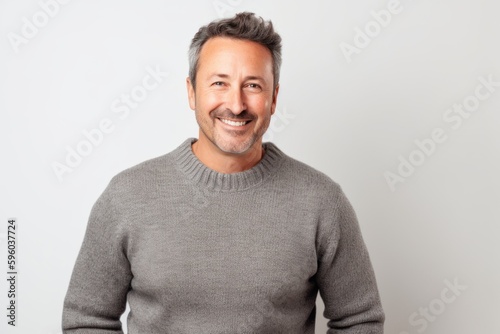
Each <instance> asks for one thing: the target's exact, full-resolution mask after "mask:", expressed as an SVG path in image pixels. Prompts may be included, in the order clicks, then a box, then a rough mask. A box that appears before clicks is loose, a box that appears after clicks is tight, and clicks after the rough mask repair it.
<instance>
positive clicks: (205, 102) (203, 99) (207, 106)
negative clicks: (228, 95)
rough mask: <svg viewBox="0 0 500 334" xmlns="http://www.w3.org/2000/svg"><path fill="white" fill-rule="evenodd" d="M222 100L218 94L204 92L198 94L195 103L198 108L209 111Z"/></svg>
mask: <svg viewBox="0 0 500 334" xmlns="http://www.w3.org/2000/svg"><path fill="white" fill-rule="evenodd" d="M222 101H223V100H222V98H221V97H220V96H219V95H218V94H215V93H205V94H200V95H198V98H197V100H196V105H197V106H198V109H200V110H203V111H206V112H210V111H212V110H214V109H216V108H217V107H218V106H219V105H220V104H221V103H222Z"/></svg>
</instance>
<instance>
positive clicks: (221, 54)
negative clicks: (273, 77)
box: [198, 37, 273, 74]
mask: <svg viewBox="0 0 500 334" xmlns="http://www.w3.org/2000/svg"><path fill="white" fill-rule="evenodd" d="M272 63H273V59H272V55H271V51H269V49H268V48H267V47H265V46H264V45H262V44H259V43H257V42H253V41H249V40H242V39H236V38H229V37H214V38H210V39H209V40H208V41H206V42H205V44H204V45H203V47H202V49H201V52H200V58H199V64H198V69H199V71H210V70H211V68H213V67H225V68H228V69H229V68H232V67H234V68H239V69H244V68H247V69H252V70H254V71H256V70H259V71H264V72H267V71H270V73H271V74H272Z"/></svg>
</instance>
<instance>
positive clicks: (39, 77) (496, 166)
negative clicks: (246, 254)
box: [0, 0, 500, 334]
mask: <svg viewBox="0 0 500 334" xmlns="http://www.w3.org/2000/svg"><path fill="white" fill-rule="evenodd" d="M48 1H49V0H44V1H43V2H44V3H45V2H48ZM222 4H225V6H224V5H222ZM214 5H215V6H214ZM387 7H388V2H387V1H381V0H377V1H352V0H338V1H326V0H323V1H319V0H316V1H307V2H306V1H273V2H271V1H263V0H256V1H250V0H221V1H213V0H198V1H159V0H148V1H130V0H128V1H123V0H122V1H118V0H115V1H80V0H73V1H70V2H69V3H68V4H64V5H62V4H61V5H60V6H59V10H58V12H57V13H56V14H55V15H53V17H49V19H48V21H47V22H43V14H40V12H41V11H42V9H41V7H40V4H39V3H38V2H37V1H6V0H2V1H0V29H1V31H0V36H1V38H0V50H1V53H0V68H1V72H0V94H1V95H0V112H1V121H0V136H1V140H0V149H1V159H2V160H1V188H0V191H1V192H0V203H1V206H0V220H1V222H2V223H1V224H2V225H1V229H0V238H1V240H0V243H1V245H0V247H1V255H0V258H1V259H2V262H4V261H5V259H6V233H5V232H6V225H7V219H8V218H10V217H16V218H17V219H18V224H19V233H18V239H19V240H18V258H19V272H20V277H19V282H18V284H19V285H18V289H19V298H18V303H19V308H20V309H19V310H18V327H16V328H15V329H13V328H11V327H10V326H7V324H6V322H7V318H6V316H5V314H4V313H6V311H5V307H4V306H3V305H6V303H7V298H6V291H7V285H6V281H5V279H2V284H1V285H0V286H1V292H0V295H1V296H2V297H1V300H0V302H1V303H2V307H1V309H2V310H4V311H2V312H1V313H2V314H0V319H2V320H1V324H0V328H1V330H0V331H1V332H2V333H30V334H31V333H43V334H45V333H47V334H56V333H58V332H59V331H60V322H61V312H62V303H63V299H64V296H65V293H66V289H67V285H68V282H69V279H70V275H71V272H72V268H73V265H74V261H75V259H76V256H77V253H78V250H79V248H80V245H81V241H82V238H83V234H84V231H85V228H86V223H87V218H88V215H89V212H90V209H91V207H92V205H93V203H94V202H95V200H96V199H97V197H98V196H99V194H100V193H101V192H102V191H103V190H104V188H105V186H106V185H107V183H108V182H109V180H110V179H111V177H112V176H113V175H115V174H116V173H118V172H119V171H121V170H123V169H125V168H127V167H130V166H132V165H135V164H137V163H139V162H141V161H143V160H146V159H149V158H152V157H155V156H159V155H162V154H165V153H167V152H169V151H171V150H172V149H174V148H175V147H177V146H178V145H179V144H180V143H181V142H182V141H183V140H185V139H186V138H187V137H196V136H197V125H196V122H195V119H194V114H193V112H192V111H191V110H190V109H189V108H188V104H187V99H186V92H185V83H184V82H185V77H186V75H187V71H188V65H187V48H188V45H189V42H190V39H191V38H192V36H193V35H194V33H195V32H196V31H197V29H198V28H199V27H200V26H201V25H203V24H206V23H208V22H209V21H211V20H213V19H216V18H218V17H221V16H230V15H232V14H233V13H235V12H238V11H244V10H247V11H253V12H256V13H257V14H258V15H261V16H263V17H264V18H266V19H272V20H273V22H274V24H275V27H276V29H277V30H278V32H279V33H280V34H281V35H282V37H283V45H284V47H283V59H284V61H283V67H282V77H281V90H280V96H279V102H278V112H277V115H276V116H274V117H275V119H274V121H273V122H274V123H273V125H272V127H271V130H270V131H269V133H268V134H267V135H266V139H267V140H272V141H273V142H275V143H276V144H277V145H278V146H279V147H280V148H281V149H282V150H283V151H284V152H285V153H287V154H289V155H290V156H292V157H294V158H297V159H299V160H301V161H303V162H305V163H307V164H309V165H311V166H313V167H315V168H316V169H319V170H321V171H323V172H325V173H326V174H328V175H329V176H330V177H331V178H332V179H334V180H335V181H337V182H339V183H340V184H341V185H342V187H343V189H344V191H345V192H346V194H347V195H348V197H349V199H350V200H351V202H352V204H353V206H354V207H355V209H356V212H357V214H358V218H359V221H360V224H361V228H362V231H363V234H364V238H365V241H366V243H367V246H368V248H369V251H370V254H371V259H372V262H373V265H374V268H375V271H376V275H377V280H378V284H379V289H380V293H381V297H382V301H383V305H384V309H385V311H386V315H387V321H386V333H389V334H393V333H395V334H403V333H405V334H406V333H409V334H415V333H428V334H443V333H454V334H471V333H475V334H476V333H478V334H494V333H500V322H498V316H499V312H500V288H499V286H498V283H499V282H500V265H499V264H500V263H499V254H500V246H499V242H498V240H499V237H500V227H499V223H500V214H499V201H500V191H499V186H500V177H499V176H498V171H499V170H500V156H499V149H500V132H499V131H498V129H499V125H500V115H499V107H500V87H496V88H492V90H493V92H490V94H489V96H488V98H485V99H484V100H483V101H480V104H479V106H477V108H475V110H474V111H473V112H471V113H470V117H468V118H460V119H461V120H462V121H461V123H460V124H459V123H458V122H459V120H457V119H456V118H454V121H453V122H451V121H449V120H448V121H446V120H445V119H444V118H443V117H446V115H448V117H451V116H453V117H457V115H458V114H456V113H455V114H448V110H449V108H451V107H453V105H454V104H461V103H464V102H465V101H468V102H469V103H473V102H474V101H475V100H474V97H473V96H474V94H475V90H476V87H478V85H480V84H481V82H480V81H479V79H478V78H479V77H482V78H484V79H485V80H487V79H488V78H489V77H491V78H492V80H493V81H496V82H499V81H500V43H499V33H500V20H499V19H498V13H499V10H500V4H499V2H498V1H494V0H490V1H488V0H441V1H430V0H401V2H400V4H399V6H398V7H397V8H398V13H397V14H392V16H391V20H390V22H389V23H388V24H384V25H385V26H384V27H381V25H380V24H378V23H375V22H377V21H375V19H374V16H373V14H371V11H375V12H380V11H381V10H386V9H387ZM37 13H38V14H37ZM37 15H38V16H37ZM40 15H42V16H40ZM33 16H35V18H36V19H38V20H39V21H37V22H38V24H39V25H40V27H39V28H38V32H36V33H33V31H31V33H32V35H31V36H30V37H29V38H26V39H25V40H24V41H23V42H22V43H21V44H18V45H17V46H16V43H13V42H12V40H13V37H12V36H18V37H19V38H24V37H23V26H25V25H26V23H25V22H26V21H23V17H25V18H26V19H27V20H28V21H30V22H32V23H33V21H34V20H35V19H34V18H33ZM370 22H371V23H370ZM45 23H46V24H45ZM374 23H375V24H374ZM367 27H368V28H369V29H372V30H371V31H370V35H371V36H372V37H369V38H370V39H371V41H370V43H369V44H368V45H361V44H360V43H361V42H362V41H361V40H362V39H363V38H362V37H359V35H360V33H359V30H356V29H360V30H364V29H365V28H367ZM377 27H378V28H379V29H378V28H377ZM377 29H378V30H377ZM24 30H26V28H24ZM24 32H25V33H26V31H24ZM357 35H358V36H357ZM356 36H357V40H356V41H355V39H356ZM18 41H19V39H18ZM355 42H357V43H358V44H357V45H358V46H363V47H358V49H357V53H353V54H352V55H351V57H346V55H345V54H344V53H343V52H342V49H341V45H344V47H345V45H346V44H350V45H352V46H356V44H355ZM365 42H366V40H365ZM341 43H345V44H341ZM366 43H367V42H366ZM348 58H349V59H348ZM148 67H149V68H153V69H155V68H159V69H161V71H163V72H168V73H169V75H168V77H166V78H164V80H163V81H162V82H161V84H160V85H159V86H158V87H157V88H156V89H155V90H153V91H150V92H148V95H147V98H146V99H145V100H144V101H142V102H141V103H140V104H139V105H138V106H137V108H135V109H130V113H129V114H128V115H127V117H122V118H120V117H119V116H120V115H121V116H123V114H120V113H115V112H113V110H112V108H111V105H112V103H113V102H114V101H115V100H116V99H119V98H120V96H121V94H130V93H131V91H132V90H133V89H135V88H136V87H137V86H138V85H141V82H142V79H143V78H144V77H145V76H146V75H147V71H146V68H148ZM480 92H482V93H483V95H484V94H485V93H486V92H489V91H488V90H487V89H486V88H483V89H480ZM476 102H477V100H476ZM103 119H109V120H110V121H111V122H112V124H113V130H112V131H111V132H110V133H108V134H105V135H104V137H103V139H102V141H101V142H100V143H98V145H96V146H93V147H91V149H92V151H91V152H90V153H89V154H88V155H87V156H85V157H83V158H82V160H81V161H80V162H79V163H78V164H77V165H76V166H75V167H74V168H72V171H71V172H66V173H64V174H63V175H62V177H61V180H59V179H58V177H57V176H56V173H55V172H54V170H53V164H54V163H55V162H58V163H61V164H66V163H65V159H66V156H67V154H68V148H69V149H75V148H76V147H77V145H78V144H79V143H81V142H82V141H84V140H85V136H84V135H83V134H82V131H84V130H87V131H90V130H91V129H94V128H96V127H98V125H99V123H100V122H101V121H102V120H103ZM454 127H455V128H454ZM436 128H440V129H442V133H443V135H442V136H443V137H445V138H446V140H445V141H444V142H441V143H437V144H435V148H434V149H432V147H431V146H432V145H430V144H429V143H428V142H427V143H428V144H429V146H427V148H428V151H429V152H428V153H429V154H428V155H424V153H419V152H417V150H418V149H419V148H418V146H417V144H416V143H415V141H416V140H418V141H421V142H422V141H424V140H425V139H426V138H430V137H431V134H432V132H433V131H434V129H436ZM424 142H425V141H424ZM400 156H401V159H406V160H408V159H410V157H411V158H412V159H413V161H414V162H416V164H418V166H416V167H414V171H413V172H409V171H408V170H406V172H407V174H405V175H406V176H405V177H401V178H400V179H399V181H401V180H404V182H396V183H395V184H394V185H393V188H392V189H391V187H390V185H389V183H388V182H387V180H386V177H385V176H384V174H386V173H387V172H391V173H394V174H397V173H398V166H399V165H400V164H401V160H400ZM406 167H407V168H408V166H406ZM401 168H403V167H401ZM403 172H404V171H403ZM410 174H411V175H410ZM5 267H6V264H5V263H4V264H3V265H2V268H5ZM446 280H448V282H449V283H453V282H458V284H459V285H461V286H462V290H461V291H459V292H458V293H453V292H452V290H447V289H448V288H447V284H446V283H445V281H446ZM465 287H466V288H465ZM443 296H445V297H444V299H443ZM445 301H446V302H445ZM425 309H428V311H427V312H429V313H428V315H427V318H426V317H425V316H424V315H423V314H424V313H425V312H426V311H425ZM412 314H413V316H412ZM411 317H413V321H410V318H411ZM325 332H326V320H325V319H323V317H322V305H321V302H320V300H318V323H317V333H325Z"/></svg>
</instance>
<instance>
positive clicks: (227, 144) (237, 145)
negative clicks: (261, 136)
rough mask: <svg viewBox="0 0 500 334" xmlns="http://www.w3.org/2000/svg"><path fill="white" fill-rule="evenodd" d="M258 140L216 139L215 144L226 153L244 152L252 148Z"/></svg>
mask: <svg viewBox="0 0 500 334" xmlns="http://www.w3.org/2000/svg"><path fill="white" fill-rule="evenodd" d="M256 142H257V140H252V139H248V140H244V141H240V142H237V141H232V140H231V141H228V140H215V145H216V146H217V147H218V148H219V149H220V150H221V151H222V152H225V153H231V154H244V153H247V152H248V151H249V150H251V149H252V147H253V146H254V144H255V143H256Z"/></svg>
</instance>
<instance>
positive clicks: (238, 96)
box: [226, 87, 247, 115]
mask: <svg viewBox="0 0 500 334" xmlns="http://www.w3.org/2000/svg"><path fill="white" fill-rule="evenodd" d="M226 103H227V108H228V109H229V110H231V112H232V113H233V114H235V115H239V114H240V113H241V112H242V111H244V110H246V108H247V107H246V103H245V95H244V94H243V92H242V90H241V89H240V88H239V87H237V88H236V87H235V88H233V89H231V90H230V91H229V92H228V96H227V102H226Z"/></svg>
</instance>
